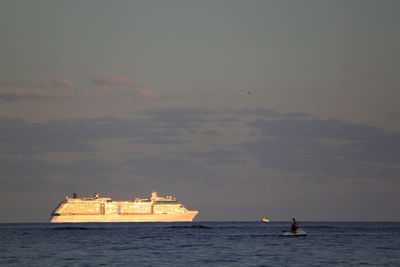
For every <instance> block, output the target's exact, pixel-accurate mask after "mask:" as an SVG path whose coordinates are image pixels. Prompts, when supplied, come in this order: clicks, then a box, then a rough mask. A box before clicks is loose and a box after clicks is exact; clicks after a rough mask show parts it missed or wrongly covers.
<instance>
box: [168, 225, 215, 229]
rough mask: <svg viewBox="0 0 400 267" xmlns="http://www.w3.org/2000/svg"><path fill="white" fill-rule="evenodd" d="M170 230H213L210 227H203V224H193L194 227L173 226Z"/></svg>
mask: <svg viewBox="0 0 400 267" xmlns="http://www.w3.org/2000/svg"><path fill="white" fill-rule="evenodd" d="M168 228H173V229H211V227H209V226H205V225H201V224H193V225H172V226H169V227H168Z"/></svg>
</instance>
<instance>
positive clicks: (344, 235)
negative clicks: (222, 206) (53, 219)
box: [0, 222, 400, 266]
mask: <svg viewBox="0 0 400 267" xmlns="http://www.w3.org/2000/svg"><path fill="white" fill-rule="evenodd" d="M289 224H290V222H271V223H261V222H193V223H106V224H101V223H93V224H92V223H90V224H47V223H43V224H42V223H37V224H0V265H7V266H360V265H366V266H400V223H396V222H394V223H388V222H384V223H379V222H373V223H366V222H362V223H358V222H335V223H327V222H303V223H301V225H300V226H301V227H302V228H303V229H304V230H305V231H306V232H307V233H308V234H309V235H308V236H306V237H280V236H279V234H280V233H281V232H282V230H284V229H288V228H289Z"/></svg>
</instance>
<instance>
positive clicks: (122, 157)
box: [0, 0, 400, 222]
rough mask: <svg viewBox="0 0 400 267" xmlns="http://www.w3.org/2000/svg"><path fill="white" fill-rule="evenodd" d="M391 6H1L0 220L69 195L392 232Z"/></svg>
mask: <svg viewBox="0 0 400 267" xmlns="http://www.w3.org/2000/svg"><path fill="white" fill-rule="evenodd" d="M399 11H400V1H397V0H393V1H391V0H375V1H370V0H350V1H349V0H323V1H321V0H292V1H289V0H287V1H278V0H276V1H261V0H249V1H241V0H240V1H239V0H238V1H236V0H212V1H211V0H204V1H203V0H202V1H195V0H168V1H165V0H159V1H148V0H142V1H95V0H85V1H54V0H49V1H44V0H38V1H28V0H27V1H14V0H1V1H0V36H1V42H0V62H1V64H0V157H1V160H0V185H1V186H0V222H46V221H48V219H49V216H50V212H51V211H52V210H53V209H54V208H55V207H56V205H57V204H58V202H59V201H61V200H63V199H64V197H65V196H66V195H72V192H77V193H78V194H79V195H80V196H87V197H89V196H92V194H93V192H100V193H101V195H102V196H104V197H111V198H112V199H114V200H128V199H132V198H135V197H141V198H144V197H148V196H149V195H150V193H151V192H152V191H153V190H156V191H158V192H159V194H160V195H173V196H175V197H176V198H177V199H178V201H180V202H182V203H183V204H184V205H185V206H186V207H187V208H189V209H195V210H199V211H200V213H199V216H198V217H197V220H199V221H210V220H223V221H231V220H235V221H236V220H241V221H243V220H249V221H251V220H259V219H260V218H261V217H264V216H266V217H269V218H270V219H271V220H275V221H277V220H290V219H291V218H292V217H296V218H298V220H299V221H307V220H317V221H330V220H335V221H338V220H361V221H363V220H372V221H385V220H395V221H399V220H400V213H399V212H398V203H400V193H399V192H400V105H399V100H400V86H399V85H400V31H399V25H400V16H399Z"/></svg>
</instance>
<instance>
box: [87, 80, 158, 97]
mask: <svg viewBox="0 0 400 267" xmlns="http://www.w3.org/2000/svg"><path fill="white" fill-rule="evenodd" d="M93 83H94V84H95V85H96V87H95V88H93V89H92V90H91V91H90V92H89V93H88V94H87V96H88V97H91V98H95V99H103V100H107V99H114V100H134V101H137V100H139V101H141V100H149V99H156V98H157V96H156V95H155V94H154V93H153V92H151V91H150V90H149V89H147V88H146V86H145V85H144V84H143V83H140V82H137V81H133V80H128V79H126V78H125V77H123V76H116V75H114V76H113V75H103V76H98V77H95V78H94V79H93Z"/></svg>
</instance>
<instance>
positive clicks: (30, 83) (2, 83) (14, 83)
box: [0, 79, 46, 88]
mask: <svg viewBox="0 0 400 267" xmlns="http://www.w3.org/2000/svg"><path fill="white" fill-rule="evenodd" d="M43 86H46V83H45V82H41V81H36V80H31V79H24V80H0V87H8V88H13V87H23V88H24V87H29V88H32V87H43Z"/></svg>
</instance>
